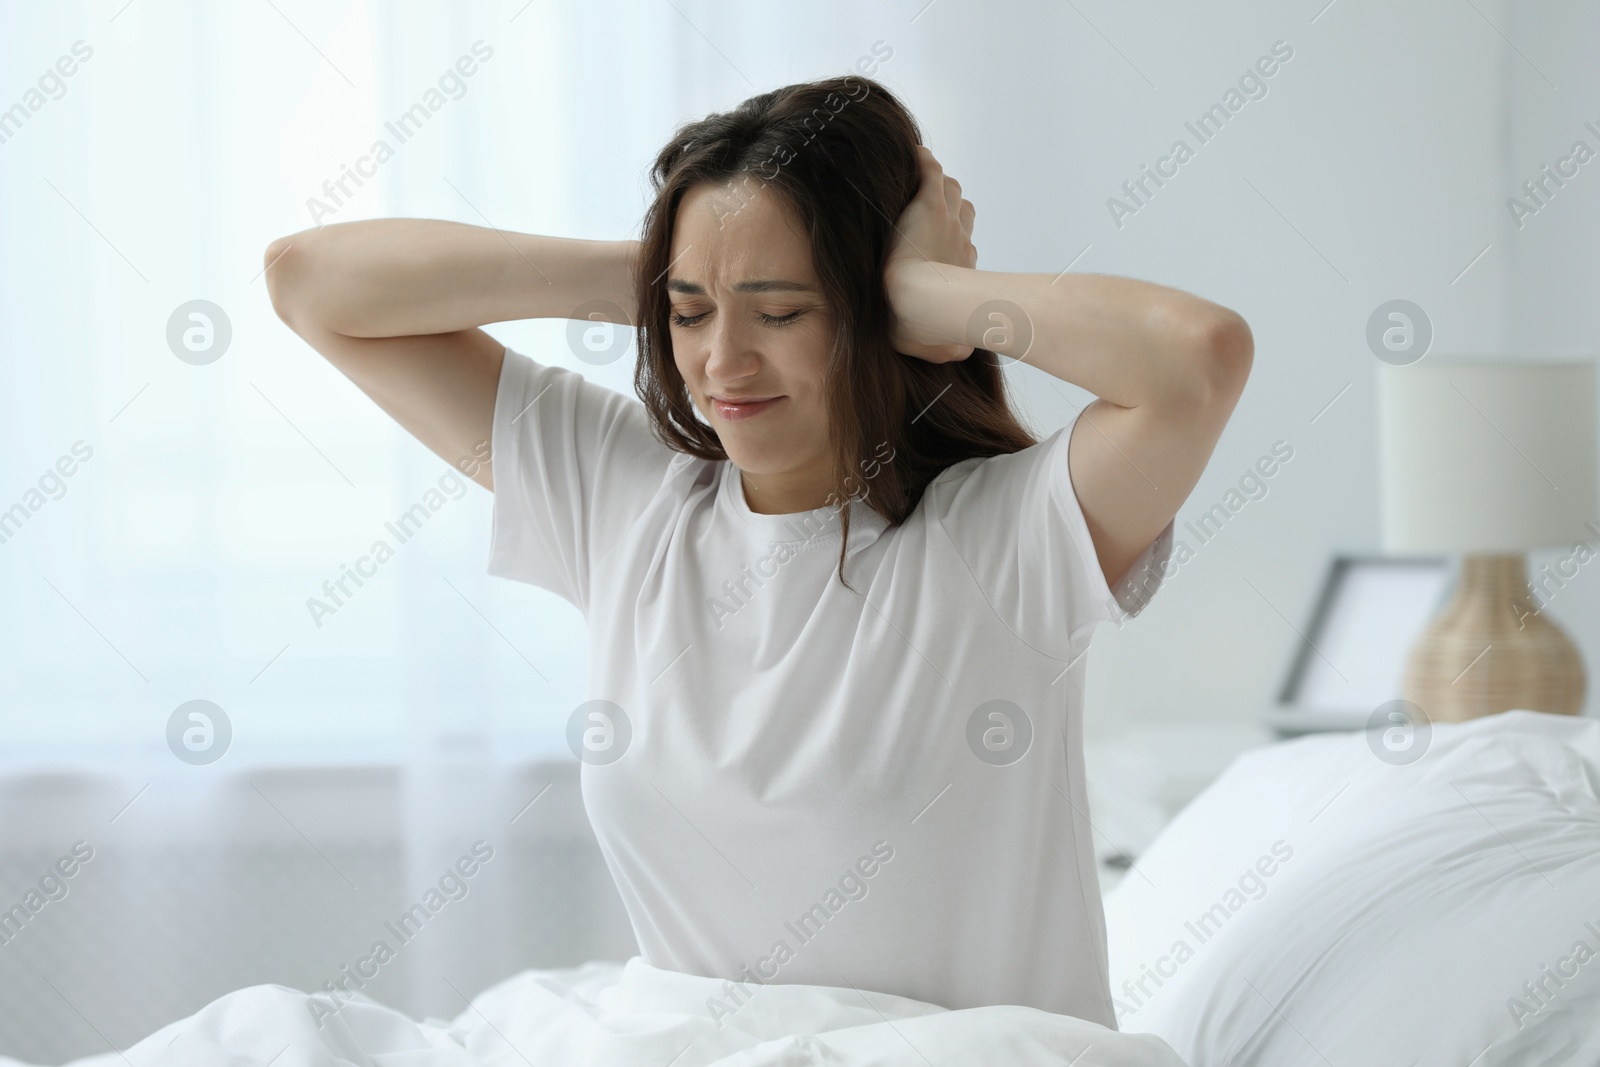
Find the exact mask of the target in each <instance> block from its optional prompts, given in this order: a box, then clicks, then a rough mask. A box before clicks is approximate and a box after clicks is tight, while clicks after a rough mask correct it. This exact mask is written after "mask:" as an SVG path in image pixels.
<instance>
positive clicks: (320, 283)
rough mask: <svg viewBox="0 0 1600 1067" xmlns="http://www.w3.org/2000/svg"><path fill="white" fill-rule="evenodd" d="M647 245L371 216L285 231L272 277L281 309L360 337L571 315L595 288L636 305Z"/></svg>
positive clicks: (604, 296)
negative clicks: (640, 251) (637, 254)
mask: <svg viewBox="0 0 1600 1067" xmlns="http://www.w3.org/2000/svg"><path fill="white" fill-rule="evenodd" d="M637 246H638V242H636V241H585V240H575V239H571V238H562V237H544V236H539V235H535V234H522V233H509V232H504V231H498V230H493V229H489V228H486V227H480V226H469V225H466V224H463V223H457V222H448V221H444V220H439V219H370V220H366V221H361V222H347V223H338V224H333V225H328V226H324V227H321V228H320V229H311V230H305V231H303V232H301V233H297V234H293V235H291V236H289V237H285V238H281V239H280V240H279V241H276V242H274V244H273V248H272V249H271V250H270V254H269V256H268V260H269V262H270V263H271V265H270V266H269V267H268V269H267V281H268V288H269V290H270V291H271V293H272V300H273V304H274V306H275V307H278V308H279V310H280V313H282V314H285V316H286V317H294V318H298V317H305V318H307V319H310V320H313V321H316V322H317V323H319V324H320V325H322V326H324V327H326V328H327V329H330V330H334V331H336V332H338V333H342V334H345V335H347V336H350V337H405V336H414V335H420V334H437V333H448V332H451V331H455V330H464V329H469V328H471V327H474V326H482V325H485V324H487V323H491V322H507V321H511V320H515V319H527V318H564V317H568V316H570V315H571V314H572V313H573V311H574V310H575V309H577V308H578V307H579V306H580V305H582V304H585V303H588V302H590V301H594V300H604V301H606V302H608V303H610V304H614V305H616V306H617V307H619V308H621V309H622V311H623V315H625V316H628V317H634V316H636V301H635V299H634V292H633V277H632V273H631V267H632V260H633V254H634V250H635V249H636V248H637ZM604 318H606V320H607V321H618V320H619V319H620V318H621V317H620V316H604Z"/></svg>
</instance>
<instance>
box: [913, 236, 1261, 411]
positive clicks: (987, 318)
mask: <svg viewBox="0 0 1600 1067" xmlns="http://www.w3.org/2000/svg"><path fill="white" fill-rule="evenodd" d="M886 281H887V284H888V285H889V289H890V301H891V303H892V304H893V306H894V308H895V311H896V314H897V315H898V316H899V317H900V319H901V321H902V323H904V324H905V325H906V327H907V328H909V329H910V330H911V331H912V332H913V333H914V334H915V336H916V338H917V340H918V341H921V342H923V343H927V344H969V345H973V346H975V347H978V348H986V349H990V350H991V351H994V352H998V353H999V354H1001V355H1005V356H1010V357H1012V358H1014V359H1021V360H1023V361H1024V362H1026V363H1030V364H1032V365H1034V366H1036V367H1038V368H1039V369H1041V370H1043V371H1045V372H1046V373H1048V374H1051V375H1054V376H1055V377H1057V378H1060V379H1062V380H1063V381H1068V382H1071V383H1072V384H1074V385H1078V386H1081V387H1082V388H1084V389H1086V390H1088V391H1089V392H1091V393H1093V394H1094V395H1095V396H1097V397H1100V398H1102V399H1104V400H1106V401H1109V402H1110V403H1113V404H1117V405H1119V406H1122V407H1139V406H1144V405H1156V406H1165V405H1172V406H1182V405H1192V404H1193V403H1194V402H1195V400H1196V398H1197V397H1200V398H1204V397H1207V396H1209V395H1211V394H1213V393H1215V394H1217V395H1218V396H1222V395H1225V394H1226V393H1227V392H1228V391H1229V390H1230V389H1231V385H1232V382H1233V381H1234V379H1235V375H1234V374H1232V373H1231V372H1230V368H1228V367H1226V366H1221V365H1220V364H1223V363H1225V362H1226V360H1225V359H1216V358H1213V357H1214V356H1216V355H1218V353H1219V352H1224V351H1225V350H1226V349H1228V348H1229V347H1237V346H1233V345H1231V344H1230V342H1231V341H1232V339H1233V338H1234V337H1236V336H1238V335H1239V331H1241V330H1242V331H1244V333H1245V334H1246V335H1247V334H1248V327H1246V326H1245V325H1244V320H1243V319H1242V318H1240V317H1239V316H1238V315H1237V314H1236V313H1234V312H1232V311H1230V310H1229V309H1227V308H1225V307H1222V306H1221V305H1219V304H1214V303H1212V302H1210V301H1208V300H1204V299H1202V298H1200V297H1198V296H1195V295H1193V294H1191V293H1186V292H1183V291H1181V290H1178V289H1171V288H1168V287H1166V286H1162V285H1156V284H1153V283H1151V282H1143V281H1138V280H1136V279H1133V278H1122V277H1117V276H1115V275H1109V274H1063V275H1059V276H1055V275H1049V274H1011V273H1002V272H999V271H983V270H972V269H967V268H964V267H956V266H952V265H950V264H947V263H928V262H926V261H923V262H908V263H905V264H903V265H900V266H898V267H896V268H895V269H893V270H891V271H890V272H889V274H888V275H887V277H886ZM992 302H1005V303H1007V304H1011V305H1015V306H1016V307H1017V308H1020V309H1021V311H1022V315H1021V316H1020V317H1018V316H1016V315H1009V316H1008V315H1007V314H1006V313H1005V312H1004V310H1003V309H1000V308H989V309H986V310H985V313H984V314H983V315H979V311H980V309H983V308H984V306H985V305H986V304H990V303H992ZM1228 402H1229V405H1230V406H1231V398H1229V400H1228Z"/></svg>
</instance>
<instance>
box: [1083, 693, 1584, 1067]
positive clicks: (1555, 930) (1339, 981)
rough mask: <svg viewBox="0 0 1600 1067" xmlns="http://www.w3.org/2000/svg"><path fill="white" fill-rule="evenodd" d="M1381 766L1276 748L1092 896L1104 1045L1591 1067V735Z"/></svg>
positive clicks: (1323, 746) (1318, 746) (1559, 734)
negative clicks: (1124, 1037) (1117, 1035)
mask: <svg viewBox="0 0 1600 1067" xmlns="http://www.w3.org/2000/svg"><path fill="white" fill-rule="evenodd" d="M1380 753H1381V755H1380ZM1385 756H1387V758H1385ZM1395 758H1396V757H1394V756H1393V754H1391V753H1389V752H1388V750H1387V749H1384V747H1383V745H1382V743H1381V740H1379V735H1376V734H1370V735H1369V734H1367V733H1362V732H1356V733H1345V734H1323V735H1314V736H1311V737H1305V738H1300V739H1297V740H1293V741H1285V742H1282V743H1279V744H1276V745H1272V746H1269V747H1267V748H1263V749H1257V750H1255V751H1252V752H1247V753H1245V754H1244V755H1242V756H1240V757H1238V758H1237V759H1236V760H1235V761H1234V762H1233V763H1232V764H1231V765H1230V766H1229V768H1228V770H1227V771H1226V772H1225V773H1224V774H1223V775H1222V777H1221V778H1219V779H1218V780H1217V781H1216V782H1215V783H1214V784H1213V785H1212V786H1211V787H1210V788H1209V789H1207V790H1206V792H1204V793H1203V794H1201V796H1199V797H1198V798H1196V800H1195V801H1194V802H1193V803H1192V804H1191V805H1190V806H1189V807H1187V808H1185V809H1184V811H1182V812H1181V813H1180V814H1179V815H1178V817H1177V818H1175V819H1174V820H1173V821H1172V823H1171V824H1170V825H1169V826H1168V827H1167V828H1166V829H1165V830H1164V831H1163V832H1162V833H1161V835H1160V836H1159V837H1158V838H1157V839H1156V841H1155V842H1154V843H1153V844H1152V845H1151V847H1150V848H1149V849H1148V850H1147V851H1146V852H1145V853H1144V854H1143V855H1142V856H1141V857H1140V858H1139V860H1138V862H1137V863H1136V864H1135V866H1134V867H1133V869H1132V870H1131V871H1130V872H1129V873H1128V875H1127V876H1126V877H1125V878H1123V879H1122V881H1121V882H1120V884H1119V885H1118V886H1117V889H1116V890H1115V891H1114V892H1113V893H1111V894H1110V895H1109V896H1108V897H1107V898H1106V902H1105V905H1106V906H1105V911H1106V923H1107V937H1108V941H1109V948H1110V956H1111V991H1112V995H1113V997H1114V998H1115V999H1116V1003H1117V1011H1118V1022H1119V1027H1120V1028H1121V1029H1123V1030H1126V1031H1131V1032H1142V1033H1151V1034H1155V1035H1158V1036H1160V1037H1161V1038H1163V1039H1164V1040H1166V1041H1167V1043H1168V1044H1170V1045H1171V1046H1172V1047H1173V1048H1174V1049H1175V1050H1176V1051H1177V1052H1178V1054H1179V1055H1180V1056H1182V1057H1183V1058H1184V1059H1185V1060H1186V1061H1188V1062H1189V1063H1190V1064H1191V1065H1193V1067H1207V1065H1213V1064H1214V1065H1218V1067H1220V1065H1223V1064H1227V1065H1229V1067H1250V1065H1252V1064H1260V1065H1270V1067H1289V1065H1293V1064H1301V1063H1304V1064H1318V1065H1325V1064H1340V1065H1344V1064H1386V1063H1392V1064H1397V1065H1400V1067H1408V1065H1411V1064H1417V1065H1418V1067H1427V1065H1430V1064H1439V1065H1451V1067H1467V1065H1469V1064H1471V1065H1472V1067H1490V1065H1493V1064H1532V1063H1538V1064H1541V1065H1543V1064H1555V1063H1569V1062H1570V1063H1573V1064H1579V1063H1581V1064H1585V1065H1593V1064H1596V1063H1600V722H1596V721H1594V720H1590V719H1578V718H1570V717H1566V716H1558V715H1546V714H1541V713H1539V712H1529V711H1511V712H1505V713H1503V714H1500V715H1493V716H1489V717H1487V718H1483V719H1478V720H1475V721H1472V722H1468V723H1459V724H1434V725H1433V727H1432V731H1431V737H1430V738H1429V739H1428V745H1427V748H1426V750H1425V752H1424V753H1423V755H1422V756H1421V758H1420V759H1417V760H1415V762H1411V763H1406V764H1399V763H1396V762H1394V760H1395Z"/></svg>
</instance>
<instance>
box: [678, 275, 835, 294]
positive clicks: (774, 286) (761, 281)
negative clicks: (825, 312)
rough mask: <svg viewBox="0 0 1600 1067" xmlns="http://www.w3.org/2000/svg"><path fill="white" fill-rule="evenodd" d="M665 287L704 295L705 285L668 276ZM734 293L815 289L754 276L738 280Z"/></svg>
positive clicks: (809, 291)
mask: <svg viewBox="0 0 1600 1067" xmlns="http://www.w3.org/2000/svg"><path fill="white" fill-rule="evenodd" d="M667 289H668V290H669V291H671V292H674V293H687V294H689V295H690V296H705V295H706V288H705V286H703V285H701V284H699V283H698V282H691V281H689V280H688V279H686V278H670V279H668V280H667ZM733 291H734V292H736V293H814V292H816V290H815V289H813V288H811V286H809V285H802V284H801V283H799V282H791V281H787V280H785V279H783V278H756V279H753V280H751V281H743V282H739V283H738V284H737V285H735V286H734V287H733Z"/></svg>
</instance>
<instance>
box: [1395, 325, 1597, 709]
mask: <svg viewBox="0 0 1600 1067" xmlns="http://www.w3.org/2000/svg"><path fill="white" fill-rule="evenodd" d="M1378 411H1379V427H1380V431H1381V447H1380V452H1381V463H1382V474H1383V477H1382V484H1383V538H1384V545H1385V548H1386V549H1387V550H1388V551H1389V552H1391V553H1429V554H1459V555H1460V556H1461V566H1460V570H1459V573H1458V576H1457V580H1456V585H1455V590H1454V593H1453V594H1452V596H1451V598H1450V600H1449V602H1448V603H1447V604H1446V605H1445V606H1444V608H1443V609H1442V610H1441V611H1440V613H1439V615H1438V616H1437V617H1436V618H1435V619H1434V620H1433V621H1432V622H1431V623H1430V624H1429V625H1428V627H1427V628H1426V629H1425V630H1424V631H1423V632H1422V634H1421V635H1420V636H1419V637H1418V638H1417V641H1416V643H1415V644H1414V645H1413V646H1412V648H1411V651H1410V653H1409V655H1408V656H1407V659H1406V670H1405V679H1404V682H1403V683H1402V695H1403V696H1404V698H1405V699H1406V700H1409V701H1411V702H1412V703H1414V704H1416V705H1417V706H1418V707H1420V708H1421V709H1422V710H1423V711H1424V712H1425V713H1426V714H1427V716H1428V717H1429V718H1430V719H1431V720H1434V721H1438V722H1459V721H1462V720H1465V719H1471V718H1476V717H1478V716H1480V715H1492V714H1495V713H1496V712H1501V711H1509V710H1511V709H1516V708H1520V709H1526V710H1529V711H1544V712H1552V713H1557V714H1563V715H1576V714H1578V713H1579V712H1580V711H1581V710H1582V707H1583V697H1584V684H1585V683H1584V669H1583V657H1582V656H1581V655H1580V654H1579V652H1578V649H1577V646H1576V645H1574V644H1573V643H1572V640H1571V639H1570V638H1569V637H1567V635H1566V634H1565V633H1564V632H1563V631H1562V630H1561V628H1560V627H1559V626H1557V625H1556V624H1555V623H1554V622H1553V621H1552V620H1551V619H1550V617H1549V615H1548V613H1547V612H1546V611H1545V610H1544V607H1545V605H1546V604H1547V603H1548V602H1549V601H1550V600H1551V599H1552V598H1553V597H1555V596H1557V595H1560V590H1561V589H1562V587H1564V586H1566V585H1568V584H1570V583H1571V582H1573V581H1574V580H1576V579H1578V573H1577V568H1578V567H1580V566H1582V565H1583V564H1585V563H1587V562H1588V561H1589V560H1590V559H1591V558H1594V557H1597V556H1600V547H1597V546H1593V545H1591V544H1589V543H1588V542H1591V541H1592V540H1593V539H1594V538H1596V537H1600V529H1597V528H1596V524H1595V518H1596V510H1597V486H1596V466H1597V454H1596V441H1595V364H1594V361H1593V360H1592V359H1584V360H1543V359H1540V360H1534V359H1514V358H1494V359H1486V358H1466V357H1460V358H1453V359H1452V358H1430V359H1427V360H1424V361H1423V362H1420V363H1414V364H1410V365H1406V366H1396V365H1389V364H1385V365H1382V366H1380V367H1379V383H1378ZM1535 548H1563V549H1567V550H1568V551H1567V553H1566V554H1565V555H1564V556H1563V558H1562V561H1561V563H1562V565H1559V566H1557V567H1556V568H1550V567H1548V566H1547V567H1545V568H1543V569H1542V570H1541V575H1540V579H1539V581H1537V582H1535V583H1533V584H1532V585H1530V584H1529V582H1528V570H1527V564H1526V553H1527V551H1528V550H1529V549H1535ZM1594 569H1595V572H1596V573H1595V575H1594V576H1593V577H1592V578H1591V579H1590V580H1591V581H1593V582H1595V583H1596V588H1597V589H1600V565H1596V566H1595V568H1594ZM1566 595H1574V594H1570V593H1569V594H1566Z"/></svg>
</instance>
